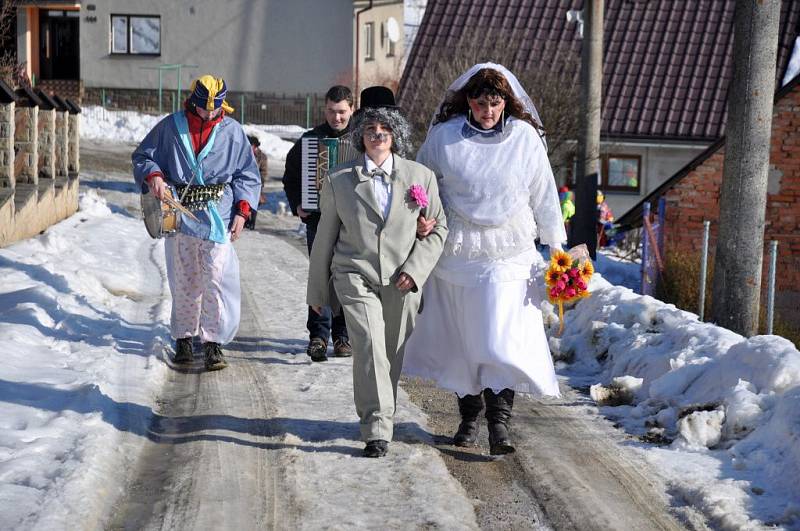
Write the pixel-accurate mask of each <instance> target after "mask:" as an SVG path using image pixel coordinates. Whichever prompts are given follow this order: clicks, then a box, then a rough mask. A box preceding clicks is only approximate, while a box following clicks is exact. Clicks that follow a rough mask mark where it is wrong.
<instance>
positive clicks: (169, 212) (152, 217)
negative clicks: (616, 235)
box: [141, 187, 181, 238]
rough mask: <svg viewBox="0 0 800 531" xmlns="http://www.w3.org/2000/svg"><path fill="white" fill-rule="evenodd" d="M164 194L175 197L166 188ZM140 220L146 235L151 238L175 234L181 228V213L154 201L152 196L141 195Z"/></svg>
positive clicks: (158, 201)
mask: <svg viewBox="0 0 800 531" xmlns="http://www.w3.org/2000/svg"><path fill="white" fill-rule="evenodd" d="M165 193H166V194H168V195H169V196H170V198H173V199H174V197H175V195H174V194H173V193H172V189H171V188H169V187H167V189H166V190H165ZM141 200H142V219H143V220H144V226H145V228H146V229H147V233H148V234H149V235H150V236H151V237H152V238H161V237H163V236H166V235H167V234H172V233H174V232H177V230H178V229H179V228H180V226H181V213H180V212H179V211H178V210H177V209H176V208H174V207H172V206H170V205H169V204H167V203H166V202H164V201H161V200H159V199H156V198H155V197H154V196H153V194H150V193H147V194H142V196H141Z"/></svg>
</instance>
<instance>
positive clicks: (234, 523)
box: [86, 150, 682, 529]
mask: <svg viewBox="0 0 800 531" xmlns="http://www.w3.org/2000/svg"><path fill="white" fill-rule="evenodd" d="M97 154H98V155H99V156H100V157H101V158H102V157H103V153H102V150H100V151H99V152H98V153H97ZM117 156H118V154H112V156H111V160H114V159H116V158H117ZM98 162H99V161H98ZM112 166H113V164H112ZM108 169H109V170H111V169H112V168H111V167H109V168H108ZM115 169H116V168H115ZM89 175H90V176H91V175H92V174H91V173H90V174H89ZM98 178H100V179H102V182H103V183H106V184H104V185H103V186H102V187H100V191H101V193H102V194H103V195H105V196H106V197H108V199H109V201H110V202H113V203H114V204H116V205H118V206H119V207H120V208H122V209H125V210H130V209H131V208H132V204H131V203H132V202H133V203H135V201H132V198H135V195H134V194H132V193H130V192H129V191H128V190H127V189H125V190H122V189H121V188H120V186H113V185H108V183H113V182H117V179H119V180H121V181H123V182H124V180H125V179H126V176H124V175H117V174H115V173H114V172H113V170H112V172H111V173H106V172H104V173H103V176H102V177H98ZM90 180H91V177H90V179H87V181H86V184H87V185H90ZM271 186H273V187H277V186H279V183H277V182H275V183H272V184H271ZM296 226H297V223H296V221H295V220H293V219H292V218H286V217H280V216H275V215H272V214H271V213H269V212H262V213H261V214H260V216H259V230H258V231H255V232H253V231H248V232H246V233H245V237H244V238H242V240H241V241H240V242H238V243H237V252H238V254H239V259H240V263H241V270H242V293H243V308H242V316H243V320H242V324H241V328H240V330H239V335H238V337H237V338H236V340H235V341H234V342H233V343H232V344H231V345H229V348H228V349H227V355H228V358H229V360H230V365H229V367H228V368H227V369H226V370H224V371H218V372H214V373H206V372H204V371H203V370H202V362H201V355H200V354H199V353H198V354H197V356H196V360H195V363H194V365H193V366H192V367H191V368H189V369H188V370H175V368H174V367H173V368H172V369H173V370H171V371H170V372H169V374H168V376H167V380H166V383H165V385H164V386H163V389H162V392H161V393H160V395H159V397H158V399H157V401H156V406H157V407H156V408H155V416H154V417H153V420H152V422H151V424H150V427H149V430H148V437H147V439H148V440H147V441H146V442H145V443H144V444H145V448H144V450H143V451H142V457H141V458H140V459H139V461H138V463H137V465H136V466H135V467H133V468H132V469H131V470H130V471H129V476H130V480H129V484H128V488H127V491H126V494H125V495H124V496H123V497H122V498H121V499H120V500H119V501H118V503H117V504H116V506H115V508H114V510H113V511H112V514H113V520H112V522H111V527H113V528H126V529H198V528H203V529H211V528H215V529H252V528H276V529H288V528H301V529H317V528H329V527H336V528H373V527H381V528H393V529H400V528H428V527H442V528H446V529H475V528H479V527H480V528H484V529H495V528H498V527H513V528H537V529H587V528H598V527H603V528H623V527H624V528H631V529H644V528H648V529H679V528H682V526H680V525H679V524H677V523H676V521H675V520H674V519H673V517H672V516H670V512H669V509H668V503H667V497H666V495H665V494H664V488H663V486H661V485H659V484H657V483H655V482H654V481H653V480H652V479H651V478H652V477H653V475H652V474H649V473H648V471H647V466H646V465H645V464H644V463H643V462H642V460H641V459H639V458H637V456H635V454H633V453H632V452H626V451H625V450H624V448H623V447H622V446H621V445H622V444H623V443H624V441H621V440H620V439H621V436H620V434H619V432H617V431H615V430H613V429H612V428H611V427H610V426H608V425H607V423H605V422H604V421H603V420H601V419H599V418H598V417H596V415H594V414H592V413H591V412H589V411H588V410H589V407H590V406H591V403H590V402H589V401H588V400H587V399H586V398H581V397H578V396H576V394H575V393H574V392H569V394H567V397H568V398H566V399H564V400H561V401H553V402H538V401H531V400H525V399H521V400H518V401H517V406H516V408H515V424H514V435H515V440H516V441H517V445H518V448H519V450H520V451H519V452H518V453H517V454H516V455H514V456H509V457H507V458H505V459H500V460H497V459H493V458H489V457H488V456H486V455H485V448H486V441H485V440H484V441H483V448H484V451H482V450H481V449H480V448H476V449H472V450H470V449H467V450H462V449H457V448H455V447H453V446H451V445H450V444H449V439H448V437H447V436H448V435H450V434H451V433H452V430H453V429H454V428H455V425H456V423H457V417H456V414H455V407H454V400H453V398H452V396H450V395H449V394H447V393H443V392H441V391H439V390H437V389H435V388H433V387H431V386H429V385H427V384H425V383H424V382H420V381H405V382H404V384H403V386H404V387H405V388H408V389H409V393H410V394H411V400H409V399H408V398H407V397H406V394H405V393H404V392H403V393H402V394H401V398H400V400H399V404H398V413H397V424H398V426H397V430H396V440H395V442H394V443H392V447H391V451H390V454H389V456H388V457H387V458H385V459H383V460H379V461H375V460H367V459H362V458H360V453H361V448H362V444H361V443H360V442H359V441H358V425H357V419H356V417H355V412H354V408H353V405H352V384H351V371H350V364H351V361H350V360H349V359H336V358H331V359H330V360H329V361H328V362H327V363H324V364H311V363H310V362H309V358H308V357H307V356H305V354H304V348H305V342H306V339H305V338H306V331H305V328H304V323H305V318H306V313H305V312H306V309H305V306H304V305H303V304H302V302H301V301H303V300H304V295H305V279H306V272H307V267H308V260H307V257H306V254H305V250H304V248H303V245H302V243H300V241H299V240H298V238H297V235H296V234H295V233H294V231H293V230H292V229H293V228H294V227H296ZM164 361H165V362H166V359H165V360H164ZM421 410H424V413H423V411H421ZM426 413H427V414H428V417H426V415H425V414H426ZM482 435H483V437H484V438H485V430H483V433H482Z"/></svg>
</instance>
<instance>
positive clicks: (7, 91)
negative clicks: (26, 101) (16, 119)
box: [0, 79, 17, 103]
mask: <svg viewBox="0 0 800 531" xmlns="http://www.w3.org/2000/svg"><path fill="white" fill-rule="evenodd" d="M12 101H17V95H16V94H15V93H14V89H12V88H11V87H9V86H8V85H6V83H5V81H3V80H2V79H0V103H11V102H12Z"/></svg>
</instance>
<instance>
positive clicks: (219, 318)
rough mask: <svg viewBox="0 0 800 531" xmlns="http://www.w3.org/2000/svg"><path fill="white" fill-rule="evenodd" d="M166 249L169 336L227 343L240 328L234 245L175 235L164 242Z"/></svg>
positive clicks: (237, 265) (238, 287) (238, 289)
mask: <svg viewBox="0 0 800 531" xmlns="http://www.w3.org/2000/svg"><path fill="white" fill-rule="evenodd" d="M164 249H165V251H166V259H167V278H168V279H169V290H170V292H171V293H172V323H171V327H172V337H173V338H175V339H178V338H182V337H192V336H199V337H200V340H201V341H202V342H204V343H205V342H208V341H213V342H214V343H219V344H221V345H224V344H225V343H229V342H230V341H231V340H232V339H233V338H234V336H235V335H236V331H237V330H238V329H239V315H240V307H241V291H240V289H241V288H240V285H239V259H238V257H237V256H236V251H235V250H234V248H233V245H232V244H231V243H230V242H226V243H215V242H212V241H208V240H201V239H200V238H195V237H193V236H187V235H186V234H181V233H178V234H175V235H173V236H170V237H168V238H166V241H165V242H164Z"/></svg>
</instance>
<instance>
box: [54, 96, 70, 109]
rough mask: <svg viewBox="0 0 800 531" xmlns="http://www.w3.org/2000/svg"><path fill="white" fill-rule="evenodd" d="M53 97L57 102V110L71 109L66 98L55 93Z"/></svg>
mask: <svg viewBox="0 0 800 531" xmlns="http://www.w3.org/2000/svg"><path fill="white" fill-rule="evenodd" d="M51 97H52V99H53V101H54V102H56V110H57V111H59V112H64V111H69V110H70V109H69V105H67V102H66V101H64V98H62V97H61V96H59V95H58V94H53V95H52V96H51Z"/></svg>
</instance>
